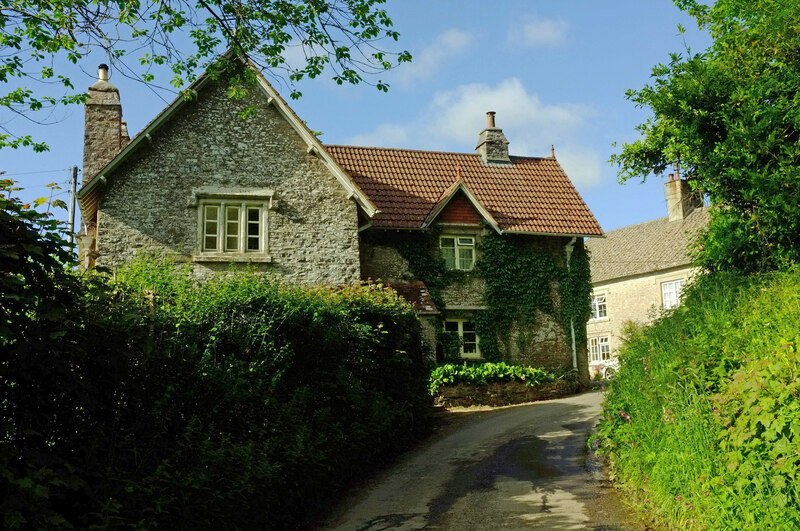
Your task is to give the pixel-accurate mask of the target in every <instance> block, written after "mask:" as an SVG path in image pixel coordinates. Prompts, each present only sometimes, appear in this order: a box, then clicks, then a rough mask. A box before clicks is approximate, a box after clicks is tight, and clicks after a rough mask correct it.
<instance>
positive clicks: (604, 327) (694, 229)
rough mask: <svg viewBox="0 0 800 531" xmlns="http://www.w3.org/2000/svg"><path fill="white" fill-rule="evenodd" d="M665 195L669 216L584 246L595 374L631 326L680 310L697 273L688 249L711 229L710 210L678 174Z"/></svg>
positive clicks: (672, 176)
mask: <svg viewBox="0 0 800 531" xmlns="http://www.w3.org/2000/svg"><path fill="white" fill-rule="evenodd" d="M664 192H665V194H666V202H667V211H668V216H667V217H663V218H658V219H654V220H652V221H646V222H644V223H639V224H636V225H629V226H627V227H622V228H620V229H615V230H612V231H609V232H607V233H606V237H605V238H604V239H600V240H592V241H590V242H587V244H586V247H587V249H588V250H589V252H590V254H591V264H592V265H591V270H592V284H593V293H592V315H591V317H590V319H589V322H588V323H587V325H586V331H587V334H586V335H587V338H588V356H589V371H590V373H591V374H594V373H596V372H598V370H599V367H600V366H601V365H602V364H603V363H604V362H605V361H608V360H610V359H612V358H613V357H615V356H616V354H617V352H618V351H619V348H620V346H621V344H622V336H623V330H624V328H625V326H626V325H627V323H629V322H634V323H639V324H644V323H647V322H649V321H651V320H652V318H653V317H654V316H655V315H657V314H658V313H659V311H660V310H662V309H665V310H669V309H672V308H675V307H677V306H678V305H679V304H680V300H681V293H682V291H683V288H684V286H686V284H687V283H688V282H690V280H691V278H692V276H693V275H694V274H695V273H696V272H697V271H696V270H695V269H694V268H692V264H691V259H690V257H689V250H688V246H689V243H690V241H692V239H693V238H694V236H695V235H696V234H697V233H698V232H699V231H701V230H702V229H704V228H705V227H706V226H707V225H708V221H709V215H708V209H707V208H704V207H703V197H702V195H700V194H699V193H696V192H693V191H692V190H691V188H690V186H689V183H688V182H687V181H686V179H682V178H681V177H680V174H678V175H677V178H676V176H675V174H670V176H669V180H668V181H667V182H666V183H664Z"/></svg>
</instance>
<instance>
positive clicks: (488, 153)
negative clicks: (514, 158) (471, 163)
mask: <svg viewBox="0 0 800 531" xmlns="http://www.w3.org/2000/svg"><path fill="white" fill-rule="evenodd" d="M494 115H495V113H494V111H489V112H487V113H486V116H487V118H488V127H487V128H486V129H484V130H483V131H481V134H480V136H479V137H478V145H477V147H476V148H475V151H476V152H477V153H478V155H480V156H481V160H483V162H485V163H495V164H511V159H510V158H509V157H508V140H506V135H504V134H503V130H502V129H500V128H499V127H495V123H494Z"/></svg>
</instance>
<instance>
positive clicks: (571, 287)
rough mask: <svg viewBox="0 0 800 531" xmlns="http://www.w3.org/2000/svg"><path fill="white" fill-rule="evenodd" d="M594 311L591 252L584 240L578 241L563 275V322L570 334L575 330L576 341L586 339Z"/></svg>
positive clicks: (580, 342)
mask: <svg viewBox="0 0 800 531" xmlns="http://www.w3.org/2000/svg"><path fill="white" fill-rule="evenodd" d="M591 313H592V271H591V268H590V267H589V253H588V252H586V248H585V247H584V245H583V241H580V242H576V245H575V249H574V250H573V251H572V256H571V257H570V259H569V268H567V270H566V271H565V272H564V273H563V275H562V277H561V323H562V324H563V326H564V330H565V331H566V333H567V335H568V336H569V334H570V330H574V331H575V343H576V345H581V344H583V343H584V342H585V341H586V326H585V323H586V322H587V321H588V320H589V317H590V316H591Z"/></svg>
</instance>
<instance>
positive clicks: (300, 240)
mask: <svg viewBox="0 0 800 531" xmlns="http://www.w3.org/2000/svg"><path fill="white" fill-rule="evenodd" d="M250 105H254V106H256V108H257V111H256V113H255V115H254V116H252V117H250V118H248V119H243V118H240V117H239V113H240V112H241V111H242V110H243V109H245V108H246V107H248V106H250ZM306 147H307V146H306V144H305V142H304V141H303V140H302V138H301V137H300V136H299V135H298V134H297V132H296V131H295V130H294V129H293V128H292V126H291V125H290V124H289V123H288V122H287V121H286V120H285V119H284V118H283V117H282V116H281V114H280V113H279V112H278V111H277V110H276V109H275V107H274V106H271V105H269V104H268V103H267V98H266V96H265V95H264V94H263V93H262V92H261V90H260V89H258V88H255V87H254V88H253V89H252V90H251V94H250V95H249V97H248V98H246V99H244V100H231V99H229V98H228V97H227V94H226V86H225V84H224V83H213V82H211V83H209V84H208V85H206V87H204V88H203V89H201V90H200V93H199V95H198V96H197V99H196V100H194V101H192V102H189V103H187V104H186V105H184V106H183V107H182V108H181V109H180V110H179V111H178V115H176V116H174V117H173V118H172V119H171V120H170V121H169V122H168V123H167V124H166V125H165V126H163V127H162V128H161V129H159V130H158V131H157V132H156V133H155V134H154V135H152V139H151V141H150V142H149V143H148V142H143V143H142V144H141V145H140V148H139V150H138V152H137V153H135V154H134V155H132V156H131V157H129V158H128V159H127V161H126V162H125V163H124V164H123V165H121V166H120V167H119V168H118V169H117V170H116V171H115V172H114V174H113V175H112V176H110V177H109V179H108V185H107V187H106V189H105V190H104V194H103V199H102V202H101V205H100V208H99V214H98V230H97V251H98V253H99V256H98V258H97V261H96V264H97V265H98V266H107V267H111V268H113V267H115V266H117V265H118V264H120V263H121V262H124V261H127V260H130V259H131V258H132V257H133V256H134V255H135V254H136V253H137V252H138V251H141V250H148V251H159V252H166V253H169V254H172V255H174V256H176V257H177V258H178V259H179V260H184V261H186V262H190V263H191V264H192V267H193V268H194V269H195V271H196V272H197V274H198V275H199V276H204V275H208V274H210V273H212V272H215V271H223V270H226V269H228V267H229V264H228V263H226V262H209V261H198V251H199V247H200V237H199V232H198V231H199V223H200V222H199V214H198V206H197V202H196V201H194V200H193V191H196V190H198V189H214V190H219V191H224V192H225V193H236V192H242V191H246V190H252V189H270V190H272V191H273V192H274V196H273V201H274V203H275V205H276V206H275V208H274V209H272V210H270V211H269V212H268V214H267V216H268V223H267V224H268V229H267V231H268V240H269V244H268V252H267V253H265V255H268V256H269V257H271V261H267V259H266V258H264V259H262V260H260V263H257V264H255V265H254V267H256V268H257V269H258V270H261V271H270V272H274V273H277V274H279V275H283V276H286V277H288V278H291V279H293V280H297V281H302V282H307V283H334V284H341V283H347V282H353V281H358V280H359V279H360V276H361V275H360V267H359V256H358V233H357V226H358V225H357V223H358V219H357V206H356V204H355V202H354V201H353V200H351V199H348V198H347V192H346V191H345V190H344V188H343V187H342V185H341V184H340V183H339V182H338V181H337V180H336V178H335V177H334V176H333V175H332V174H331V173H330V172H329V170H328V169H327V168H326V167H325V166H324V164H323V163H322V161H320V160H319V159H318V158H317V156H316V155H315V154H313V153H308V152H307V150H306ZM242 259H243V260H246V257H242Z"/></svg>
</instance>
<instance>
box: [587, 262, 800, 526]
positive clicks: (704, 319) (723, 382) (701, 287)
mask: <svg viewBox="0 0 800 531" xmlns="http://www.w3.org/2000/svg"><path fill="white" fill-rule="evenodd" d="M798 346H800V272H798V271H797V270H792V271H789V272H784V273H774V274H770V275H764V276H759V277H742V276H737V275H731V274H718V275H714V276H708V277H703V278H700V279H698V282H697V283H696V284H695V285H694V286H693V287H692V288H691V289H690V290H689V292H688V293H687V296H686V300H685V303H684V304H683V305H682V306H681V307H680V308H678V309H676V310H675V311H673V312H669V313H666V314H664V315H663V316H661V317H660V318H659V319H658V320H657V321H656V322H655V323H654V324H653V325H651V326H649V327H645V328H642V327H634V326H632V327H630V329H629V330H628V331H627V339H626V344H625V346H624V347H623V349H622V352H621V360H622V368H621V370H620V372H619V374H618V376H617V378H616V379H615V380H614V381H613V383H612V384H611V386H610V388H609V392H608V395H607V397H606V402H605V405H604V418H603V421H602V423H601V427H600V437H601V438H602V447H601V448H602V449H601V451H602V452H603V453H604V454H605V455H606V456H607V457H608V459H609V461H610V463H611V470H612V475H613V476H614V479H615V480H616V481H617V482H618V484H620V485H621V486H622V487H623V488H624V489H625V490H626V491H627V492H628V493H629V495H630V499H631V500H633V502H634V504H636V505H638V507H639V508H640V509H644V510H645V511H646V512H647V513H648V514H650V515H652V516H653V517H654V518H655V519H656V520H659V521H661V522H663V523H667V524H668V525H670V526H673V527H677V528H689V529H692V528H696V529H700V528H703V529H756V528H762V529H763V528H770V529H792V528H795V529H796V528H798V527H800V503H799V502H800V493H799V492H798V483H799V482H800V478H798V475H799V474H798V470H799V469H798V466H800V400H798V399H800V382H799V381H798V380H800V378H798V377H800V355H798V351H797V350H798Z"/></svg>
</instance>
